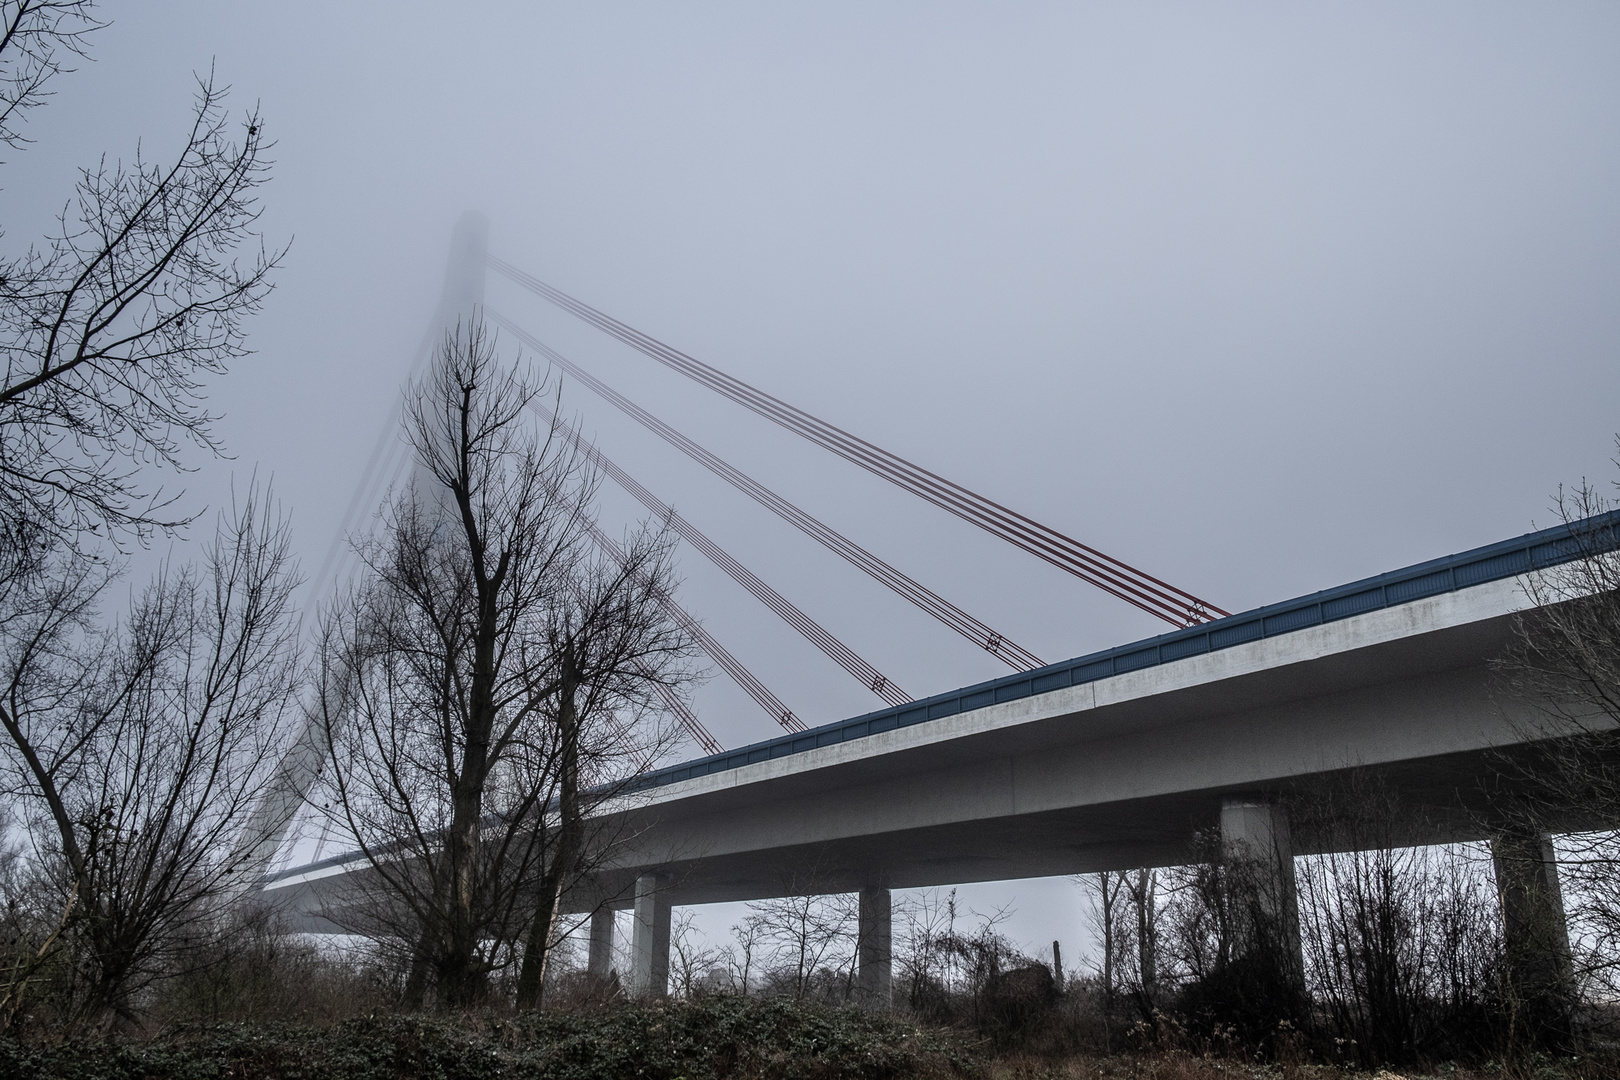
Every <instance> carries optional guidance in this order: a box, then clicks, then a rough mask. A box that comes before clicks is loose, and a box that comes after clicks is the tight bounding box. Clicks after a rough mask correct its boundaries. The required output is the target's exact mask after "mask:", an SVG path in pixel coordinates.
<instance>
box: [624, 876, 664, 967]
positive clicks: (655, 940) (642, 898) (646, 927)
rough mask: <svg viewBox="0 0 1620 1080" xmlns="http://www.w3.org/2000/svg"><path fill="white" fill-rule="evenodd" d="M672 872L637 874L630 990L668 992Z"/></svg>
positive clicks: (631, 944)
mask: <svg viewBox="0 0 1620 1080" xmlns="http://www.w3.org/2000/svg"><path fill="white" fill-rule="evenodd" d="M668 888H669V875H668V874H642V875H641V876H640V877H638V878H636V919H635V929H634V932H633V933H632V934H631V935H630V993H631V995H632V996H634V997H663V996H664V995H666V994H668V993H669V917H670V903H669V893H668Z"/></svg>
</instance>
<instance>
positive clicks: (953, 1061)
mask: <svg viewBox="0 0 1620 1080" xmlns="http://www.w3.org/2000/svg"><path fill="white" fill-rule="evenodd" d="M978 1071H979V1066H978V1063H977V1061H976V1059H975V1058H974V1057H973V1055H972V1054H971V1053H970V1052H969V1051H968V1050H966V1049H965V1048H964V1047H963V1046H962V1045H961V1044H959V1043H958V1042H956V1041H955V1040H953V1039H952V1038H950V1037H949V1036H947V1035H944V1034H941V1033H938V1032H933V1031H928V1030H922V1029H918V1028H915V1027H913V1026H911V1025H908V1024H904V1023H901V1022H899V1021H896V1020H893V1019H887V1018H882V1017H877V1016H873V1015H870V1014H867V1013H862V1012H859V1011H857V1010H854V1009H828V1008H822V1007H818V1006H813V1005H807V1004H804V1003H795V1002H793V1001H789V1000H783V999H773V1000H768V1001H753V1000H749V999H746V998H740V997H733V996H729V995H723V996H715V997H709V998H705V999H701V1000H698V1001H694V1002H689V1003H682V1004H673V1005H665V1006H655V1007H623V1008H618V1009H613V1010H608V1011H602V1012H592V1013H548V1014H541V1015H529V1016H525V1017H523V1018H521V1019H518V1020H501V1019H496V1018H493V1017H469V1018H463V1019H460V1020H453V1019H445V1020H430V1019H426V1018H423V1017H419V1016H395V1017H374V1018H367V1019H359V1020H351V1021H348V1022H345V1023H342V1024H338V1025H336V1026H333V1027H328V1028H319V1027H283V1026H271V1027H250V1026H243V1025H230V1026H215V1027H192V1028H178V1029H174V1030H171V1031H169V1032H166V1033H164V1034H163V1035H161V1036H160V1037H158V1038H155V1039H152V1040H150V1041H147V1042H143V1043H137V1042H121V1041H112V1040H106V1041H79V1042H70V1043H65V1044H62V1045H58V1046H51V1047H34V1048H30V1047H26V1046H24V1045H21V1044H19V1043H16V1042H0V1075H4V1076H8V1077H15V1078H17V1080H30V1078H34V1077H39V1078H44V1077H51V1078H55V1080H171V1078H172V1080H182V1078H183V1080H204V1078H214V1077H221V1078H223V1077H230V1078H232V1080H258V1078H261V1077H262V1078H269V1077H275V1078H278V1080H300V1078H311V1080H313V1078H319V1080H373V1078H375V1080H385V1078H386V1080H404V1078H415V1077H433V1078H442V1080H484V1078H494V1077H497V1076H523V1077H534V1078H537V1080H540V1078H544V1080H601V1078H605V1077H643V1078H647V1080H662V1078H668V1080H674V1078H675V1077H687V1078H690V1080H705V1078H715V1080H719V1078H723V1077H744V1076H747V1077H781V1078H783V1080H816V1078H821V1077H862V1078H868V1077H869V1078H873V1080H878V1078H889V1077H945V1076H961V1075H972V1074H975V1073H977V1072H978Z"/></svg>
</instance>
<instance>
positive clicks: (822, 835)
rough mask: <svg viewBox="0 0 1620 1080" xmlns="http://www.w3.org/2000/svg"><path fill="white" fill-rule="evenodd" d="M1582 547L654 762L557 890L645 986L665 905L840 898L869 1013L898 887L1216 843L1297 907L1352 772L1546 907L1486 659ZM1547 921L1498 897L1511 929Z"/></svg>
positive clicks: (1501, 560)
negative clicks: (846, 901)
mask: <svg viewBox="0 0 1620 1080" xmlns="http://www.w3.org/2000/svg"><path fill="white" fill-rule="evenodd" d="M1611 517H1613V515H1611ZM1594 524H1601V526H1602V527H1603V529H1604V530H1609V529H1612V528H1613V527H1614V526H1615V525H1616V524H1617V521H1610V520H1604V521H1602V522H1593V523H1588V524H1587V528H1588V529H1590V528H1591V526H1592V525H1594ZM1580 535H1581V534H1580V533H1572V531H1571V529H1570V528H1569V527H1560V528H1556V529H1551V530H1547V531H1544V532H1540V533H1534V534H1530V535H1527V536H1523V537H1519V538H1516V539H1513V540H1508V541H1503V542H1501V543H1498V544H1493V545H1490V546H1488V547H1484V548H1479V549H1475V550H1473V551H1468V552H1463V553H1461V554H1457V555H1453V556H1448V557H1446V558H1442V559H1437V560H1434V561H1432V562H1428V563H1423V564H1420V565H1417V566H1412V567H1408V568H1405V569H1403V570H1398V571H1394V572H1392V573H1389V574H1384V575H1381V576H1379V577H1376V578H1370V579H1366V580H1363V581H1358V582H1353V583H1351V584H1348V585H1344V586H1340V587H1338V588H1335V589H1330V590H1327V591H1324V592H1321V593H1316V594H1313V595H1310V596H1305V597H1300V598H1298V599H1295V600H1291V601H1287V602H1285V603H1281V604H1274V605H1271V606H1269V607H1264V608H1260V609H1256V610H1254V611H1249V612H1243V613H1239V614H1236V615H1231V616H1228V617H1225V618H1222V619H1218V620H1215V621H1213V622H1209V623H1204V624H1201V625H1198V626H1194V627H1189V628H1187V629H1184V630H1179V631H1175V632H1172V633H1169V634H1165V635H1162V636H1160V637H1156V638H1152V639H1148V640H1145V641H1139V642H1135V643H1132V644H1129V645H1124V646H1120V647H1118V648H1115V649H1110V650H1107V651H1105V652H1101V653H1096V654H1092V655H1090V656H1085V657H1080V658H1078V659H1075V660H1071V661H1067V662H1065V663H1061V664H1054V665H1049V666H1047V667H1044V668H1040V669H1037V670H1035V671H1031V672H1025V673H1022V674H1019V675H1013V676H1008V677H1005V678H1001V679H997V680H994V681H991V682H987V683H981V684H978V685H975V686H971V687H967V688H965V689H962V690H959V691H954V692H952V693H949V694H943V695H937V696H935V697H931V698H928V699H925V700H921V701H916V702H911V703H908V704H906V705H903V706H899V707H895V708H889V709H884V710H881V711H878V712H874V713H870V714H867V715H864V716H861V717H856V718H853V719H850V720H846V721H842V722H839V723H834V724H829V725H826V726H823V727H820V728H815V729H812V730H809V731H806V732H803V733H798V734H792V735H787V736H783V737H780V738H777V739H773V740H770V741H768V742H764V743H759V744H756V745H754V746H749V747H744V748H742V749H739V750H736V751H732V752H729V753H722V754H716V755H712V756H709V757H705V758H699V759H697V760H694V761H689V762H685V763H682V764H680V765H677V766H673V767H669V768H665V769H662V770H659V771H657V772H653V773H650V774H648V775H647V776H645V777H643V778H642V779H641V782H640V784H639V786H638V788H637V789H636V790H635V791H634V792H632V793H630V794H629V795H627V796H625V797H623V798H621V799H619V800H617V801H616V802H615V803H614V804H613V805H611V806H610V807H608V809H607V811H606V813H607V815H608V816H609V817H610V818H611V820H612V822H613V826H614V828H615V831H616V833H617V834H618V835H620V836H622V837H624V838H625V839H624V840H623V841H622V842H621V843H620V844H619V845H618V846H617V847H616V848H615V849H614V850H613V852H612V854H611V857H610V859H609V861H608V863H607V864H606V865H605V866H603V867H602V868H601V871H600V873H599V874H598V875H597V876H596V878H595V880H594V882H593V883H592V885H591V886H590V887H589V888H581V889H577V890H575V891H574V892H573V893H572V894H571V895H570V896H569V898H568V900H569V903H570V906H571V908H572V909H573V910H575V911H577V912H586V911H594V912H595V914H594V915H593V918H592V934H591V945H592V947H591V966H592V967H593V968H594V969H596V970H598V971H601V972H603V973H605V971H606V964H607V963H608V956H609V953H610V949H609V946H610V945H611V934H612V925H613V923H612V917H611V911H612V909H614V908H623V907H633V908H634V909H635V911H636V917H635V921H634V925H635V928H636V931H635V939H636V940H635V943H634V948H633V950H632V953H633V956H634V958H635V959H634V964H633V970H632V972H631V973H630V975H631V982H632V985H633V986H634V987H636V988H637V989H639V990H641V991H642V992H649V993H661V992H663V990H664V987H665V984H666V981H667V970H668V968H667V965H668V947H669V941H668V938H669V925H670V908H671V906H672V905H683V904H699V903H711V902H718V901H736V900H750V899H757V898H763V897H769V896H776V895H785V894H788V893H803V892H815V893H832V892H859V893H860V894H861V923H862V925H861V941H860V951H861V964H860V979H859V982H860V985H861V988H862V992H863V994H865V995H866V996H867V998H868V1000H871V1001H874V1002H886V1001H887V998H888V986H889V967H890V964H889V956H888V938H889V919H890V914H889V910H890V905H889V895H890V890H891V889H894V888H909V887H917V886H929V885H947V884H957V883H964V882H972V881H989V880H1004V879H1012V878H1021V877H1039V876H1050V875H1059V874H1075V873H1085V872H1092V871H1100V870H1111V869H1113V870H1118V869H1130V868H1134V867H1139V866H1166V865H1175V864H1181V863H1186V862H1188V861H1190V860H1191V859H1193V858H1194V856H1195V844H1194V840H1195V838H1196V837H1198V836H1200V835H1218V836H1219V838H1220V842H1221V844H1222V845H1223V846H1224V847H1225V849H1226V850H1227V851H1228V852H1236V853H1240V854H1241V853H1245V852H1246V853H1247V855H1249V856H1251V857H1255V858H1258V859H1259V860H1261V861H1262V862H1263V863H1265V864H1266V865H1269V866H1270V867H1271V868H1272V873H1273V874H1274V876H1275V881H1276V884H1277V885H1278V887H1279V888H1278V891H1277V895H1279V896H1284V897H1286V896H1291V894H1292V880H1293V863H1292V859H1293V856H1294V855H1296V854H1308V853H1311V852H1312V851H1313V850H1314V844H1315V841H1314V840H1313V839H1312V838H1311V837H1310V836H1308V835H1305V834H1301V835H1300V836H1299V837H1298V838H1297V839H1298V842H1297V843H1296V842H1295V839H1294V838H1292V837H1291V835H1290V828H1289V821H1288V815H1287V812H1286V809H1285V808H1286V807H1287V806H1288V805H1289V804H1290V803H1291V802H1294V801H1295V800H1296V799H1297V798H1298V797H1300V796H1301V795H1310V796H1318V795H1321V794H1322V793H1324V792H1330V791H1332V790H1333V789H1335V788H1336V787H1342V786H1345V785H1347V784H1348V783H1349V781H1350V778H1351V777H1352V776H1353V775H1356V776H1360V777H1366V776H1371V777H1372V778H1374V782H1375V783H1377V784H1379V786H1380V787H1381V788H1382V789H1384V790H1387V791H1389V792H1390V793H1392V794H1393V795H1394V796H1395V797H1397V798H1398V800H1399V802H1400V805H1401V807H1402V811H1401V816H1402V818H1403V820H1402V823H1401V824H1402V826H1403V828H1404V837H1405V839H1406V841H1407V842H1410V843H1414V844H1417V843H1435V842H1446V841H1455V840H1463V839H1492V840H1494V841H1496V842H1497V843H1498V844H1499V846H1500V844H1502V843H1504V842H1511V843H1512V844H1514V845H1516V846H1515V847H1514V850H1516V851H1521V852H1523V851H1529V852H1531V853H1532V855H1533V857H1532V858H1531V859H1530V860H1529V862H1528V864H1526V865H1518V866H1517V867H1516V868H1515V867H1507V866H1505V865H1504V864H1503V862H1502V860H1501V859H1500V858H1499V859H1498V875H1499V880H1500V881H1502V882H1503V890H1502V891H1503V897H1504V902H1505V904H1509V905H1510V906H1511V904H1513V903H1518V904H1519V906H1520V907H1523V906H1524V905H1525V904H1533V903H1545V898H1546V897H1548V896H1551V897H1553V898H1554V900H1555V901H1556V896H1557V892H1556V890H1557V876H1556V866H1555V864H1554V863H1553V861H1552V857H1551V848H1550V845H1549V844H1548V843H1547V841H1546V838H1545V837H1508V838H1507V839H1506V841H1504V839H1503V837H1502V836H1501V835H1500V834H1499V833H1494V832H1493V830H1494V829H1500V828H1501V827H1502V826H1501V825H1500V823H1495V824H1493V822H1492V819H1491V817H1490V814H1489V810H1488V807H1487V806H1486V805H1485V803H1484V799H1483V793H1484V792H1483V785H1484V783H1485V781H1486V780H1487V779H1488V778H1490V777H1491V776H1492V775H1493V773H1494V774H1500V771H1501V763H1502V755H1504V754H1511V753H1512V752H1513V750H1514V748H1515V747H1518V746H1522V745H1523V744H1524V743H1525V742H1526V741H1527V740H1530V739H1533V738H1534V737H1536V736H1538V735H1542V734H1545V733H1546V730H1547V729H1546V726H1545V718H1544V717H1543V716H1542V715H1541V714H1539V713H1538V712H1536V711H1535V710H1534V709H1533V707H1532V706H1531V705H1530V704H1528V703H1527V702H1524V701H1522V700H1519V699H1517V698H1515V697H1513V696H1512V695H1511V694H1509V693H1507V692H1506V691H1505V690H1503V689H1502V688H1501V687H1500V686H1499V685H1498V680H1497V679H1496V678H1495V677H1494V676H1493V671H1492V667H1491V663H1492V661H1493V660H1494V659H1496V658H1497V657H1499V656H1501V655H1502V653H1503V652H1504V650H1505V649H1506V647H1507V646H1508V644H1509V643H1510V641H1511V639H1512V635H1513V633H1514V619H1515V616H1516V615H1518V614H1519V613H1520V612H1522V611H1524V610H1525V609H1526V608H1527V607H1528V605H1529V600H1528V597H1527V595H1526V592H1525V590H1524V587H1523V583H1522V576H1523V575H1526V574H1532V573H1536V572H1538V571H1539V570H1541V569H1544V568H1546V567H1548V566H1551V565H1555V564H1558V563H1560V562H1565V561H1568V560H1569V559H1571V558H1574V557H1577V556H1579V555H1580V554H1581V553H1582V548H1583V541H1581V540H1580V539H1579V538H1578V537H1579V536H1580ZM1577 824H1578V823H1577ZM1522 861H1523V860H1521V862H1522ZM360 869H362V864H361V863H360V862H359V861H358V860H356V859H355V858H354V857H352V856H348V857H339V858H336V859H328V860H325V861H323V862H320V863H314V864H310V865H307V866H300V867H293V868H289V869H287V870H284V871H282V872H281V873H279V874H276V875H273V876H272V877H270V878H268V879H267V880H266V881H265V882H264V885H263V895H264V896H265V898H266V899H270V900H274V901H275V902H277V903H279V904H282V905H284V906H286V907H287V908H289V909H291V910H294V911H297V912H301V913H304V914H306V915H309V916H316V915H317V914H318V911H319V910H320V905H321V904H322V903H323V902H325V901H326V899H327V898H329V897H330V896H332V895H334V893H335V887H336V886H338V885H340V884H341V882H342V881H343V879H344V877H345V875H346V874H347V873H349V872H351V871H355V870H360ZM1504 874H1507V875H1509V876H1510V877H1512V878H1513V880H1512V881H1509V880H1506V879H1504V878H1503V875H1504ZM1515 882H1517V886H1515V884H1514V883H1515ZM1549 890H1550V891H1549ZM1515 898H1517V899H1515ZM1527 898H1528V899H1527ZM1538 898H1540V899H1538ZM1545 914H1546V913H1545V912H1541V913H1539V914H1538V913H1536V912H1526V911H1516V910H1512V909H1509V910H1505V911H1504V915H1505V916H1506V918H1507V922H1508V924H1509V926H1510V929H1511V927H1512V925H1513V924H1514V923H1515V921H1516V920H1518V921H1524V920H1531V921H1533V918H1544V917H1545Z"/></svg>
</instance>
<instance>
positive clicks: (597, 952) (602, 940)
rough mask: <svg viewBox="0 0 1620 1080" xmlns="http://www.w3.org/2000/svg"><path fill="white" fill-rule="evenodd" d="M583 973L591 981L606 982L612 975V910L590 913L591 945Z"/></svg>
mask: <svg viewBox="0 0 1620 1080" xmlns="http://www.w3.org/2000/svg"><path fill="white" fill-rule="evenodd" d="M585 971H586V973H587V974H588V975H590V977H591V979H592V981H598V980H599V981H602V982H606V981H607V979H608V978H609V977H610V976H611V975H612V974H613V909H612V908H610V907H599V908H597V909H596V910H595V911H593V912H591V943H590V952H589V953H588V954H587V959H586V962H585Z"/></svg>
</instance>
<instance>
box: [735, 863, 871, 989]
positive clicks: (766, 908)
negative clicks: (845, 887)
mask: <svg viewBox="0 0 1620 1080" xmlns="http://www.w3.org/2000/svg"><path fill="white" fill-rule="evenodd" d="M817 876H818V875H815V874H810V875H806V876H799V875H791V876H789V877H788V878H787V879H786V882H785V887H784V889H783V893H784V895H782V896H778V897H772V898H771V899H768V900H756V901H754V902H753V903H750V904H749V905H748V913H749V914H748V923H749V924H751V926H750V928H749V937H750V939H751V940H752V941H754V942H757V943H758V944H759V945H762V946H763V947H764V950H763V951H764V960H763V965H762V966H764V967H765V969H766V972H767V975H766V981H767V983H768V984H769V985H771V986H772V987H773V988H774V989H775V990H776V992H778V993H783V994H786V995H788V996H791V997H794V998H800V999H802V998H806V997H810V996H811V995H812V994H814V993H815V991H816V990H817V989H822V990H826V991H830V992H831V994H832V996H834V997H836V998H837V999H839V1000H846V999H848V997H849V996H850V994H851V992H852V990H853V987H854V977H855V964H856V953H857V950H856V944H857V942H856V936H855V931H856V924H857V922H858V917H859V912H858V910H857V907H858V905H857V904H856V898H855V897H854V896H853V895H852V894H850V893H831V894H817V893H815V892H813V891H812V890H813V889H814V888H815V885H814V881H815V878H816V877H817ZM829 983H830V984H831V985H825V984H829Z"/></svg>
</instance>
